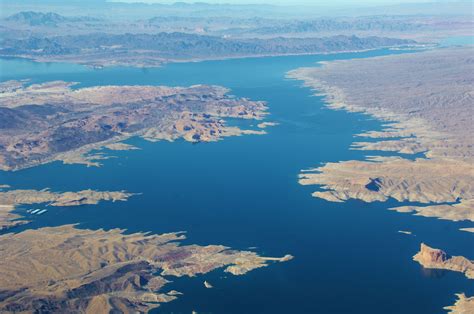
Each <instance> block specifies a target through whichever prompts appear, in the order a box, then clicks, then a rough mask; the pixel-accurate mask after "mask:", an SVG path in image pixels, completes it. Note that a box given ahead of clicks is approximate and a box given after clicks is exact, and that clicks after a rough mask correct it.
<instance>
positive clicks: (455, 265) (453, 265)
mask: <svg viewBox="0 0 474 314" xmlns="http://www.w3.org/2000/svg"><path fill="white" fill-rule="evenodd" d="M413 260H414V261H417V262H418V263H420V264H421V265H422V266H423V267H424V268H433V269H446V270H451V271H457V272H461V273H463V274H464V275H466V277H467V278H469V279H474V262H473V261H471V260H469V259H467V258H465V257H464V256H449V255H448V254H447V253H446V252H445V251H443V250H440V249H434V248H431V247H429V246H428V245H426V244H424V243H422V244H421V246H420V251H419V252H418V253H417V254H416V255H415V256H413Z"/></svg>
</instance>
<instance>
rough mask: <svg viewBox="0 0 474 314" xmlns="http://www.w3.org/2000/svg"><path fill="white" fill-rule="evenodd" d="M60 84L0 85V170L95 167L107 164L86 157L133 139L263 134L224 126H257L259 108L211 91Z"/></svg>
mask: <svg viewBox="0 0 474 314" xmlns="http://www.w3.org/2000/svg"><path fill="white" fill-rule="evenodd" d="M74 85H75V84H74V83H68V82H63V81H56V82H46V83H41V84H28V82H27V81H8V82H3V83H0V125H1V128H0V169H1V170H19V169H23V168H27V167H32V166H36V165H39V164H44V163H47V162H51V161H56V160H59V161H63V162H64V163H80V164H86V165H88V166H99V165H100V160H101V159H105V158H108V157H107V156H106V155H104V154H103V153H100V152H99V153H97V152H96V153H94V154H89V153H90V152H91V151H92V150H99V149H101V148H103V147H106V148H109V149H112V150H117V149H119V150H123V149H131V147H129V146H125V145H123V144H122V143H121V144H120V145H118V142H120V141H123V140H125V139H128V138H130V137H133V136H140V137H143V138H145V139H147V140H150V141H158V140H168V141H173V140H176V139H178V138H183V139H184V140H186V141H189V142H210V141H217V140H219V139H222V138H224V137H228V136H238V135H243V134H265V132H264V131H263V130H243V129H240V128H238V127H232V126H227V125H226V122H225V119H226V118H239V119H253V120H257V121H260V120H262V119H263V118H264V117H265V115H266V114H267V112H266V109H267V107H266V106H265V104H264V103H263V102H260V101H251V100H248V99H245V98H236V97H232V96H230V95H227V93H228V92H229V90H227V89H226V88H223V87H219V86H204V85H196V86H191V87H158V86H97V87H88V88H73V87H74Z"/></svg>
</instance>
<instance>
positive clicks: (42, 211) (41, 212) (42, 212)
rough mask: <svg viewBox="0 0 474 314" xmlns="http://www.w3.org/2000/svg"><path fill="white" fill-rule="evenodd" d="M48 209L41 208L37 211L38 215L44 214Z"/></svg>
mask: <svg viewBox="0 0 474 314" xmlns="http://www.w3.org/2000/svg"><path fill="white" fill-rule="evenodd" d="M47 211H48V210H47V209H43V210H40V211H39V212H37V213H36V215H41V214H44V213H46V212H47Z"/></svg>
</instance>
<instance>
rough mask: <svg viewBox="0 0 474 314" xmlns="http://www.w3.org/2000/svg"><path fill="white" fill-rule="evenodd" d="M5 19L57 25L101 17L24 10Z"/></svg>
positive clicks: (35, 24) (24, 22) (37, 24)
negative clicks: (71, 15) (69, 15)
mask: <svg viewBox="0 0 474 314" xmlns="http://www.w3.org/2000/svg"><path fill="white" fill-rule="evenodd" d="M5 20H6V21H8V22H15V23H21V24H27V25H30V26H57V24H58V23H65V22H87V21H98V20H99V19H97V18H93V17H85V16H78V17H67V16H63V15H59V14H57V13H54V12H47V13H43V12H34V11H22V12H19V13H16V14H13V15H10V16H9V17H7V18H6V19H5Z"/></svg>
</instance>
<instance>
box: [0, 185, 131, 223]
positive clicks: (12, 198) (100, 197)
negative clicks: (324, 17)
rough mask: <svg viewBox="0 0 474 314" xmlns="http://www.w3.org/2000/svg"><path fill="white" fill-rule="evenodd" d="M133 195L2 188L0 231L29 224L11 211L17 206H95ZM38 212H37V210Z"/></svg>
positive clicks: (125, 193)
mask: <svg viewBox="0 0 474 314" xmlns="http://www.w3.org/2000/svg"><path fill="white" fill-rule="evenodd" d="M132 195H133V194H132V193H128V192H125V191H94V190H83V191H78V192H63V193H61V192H52V191H50V190H49V189H43V190H13V189H10V187H9V186H3V189H2V190H0V231H1V230H6V229H10V228H13V227H15V226H19V225H23V224H26V223H29V222H30V221H29V220H27V219H24V216H22V215H21V214H19V213H13V211H14V210H15V209H16V208H17V206H19V205H32V204H46V205H47V206H80V205H95V204H98V203H99V202H100V201H112V202H115V201H126V200H127V199H128V198H129V197H131V196H132ZM38 211H39V210H38Z"/></svg>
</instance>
